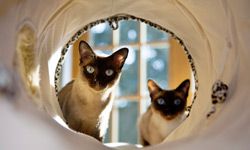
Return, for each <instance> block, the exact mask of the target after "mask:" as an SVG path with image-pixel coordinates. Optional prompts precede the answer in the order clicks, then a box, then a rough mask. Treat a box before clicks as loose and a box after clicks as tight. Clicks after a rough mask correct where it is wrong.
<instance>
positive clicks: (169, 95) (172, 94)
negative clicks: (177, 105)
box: [158, 90, 183, 100]
mask: <svg viewBox="0 0 250 150" xmlns="http://www.w3.org/2000/svg"><path fill="white" fill-rule="evenodd" d="M158 97H162V98H166V99H169V100H170V99H175V98H183V94H182V93H181V92H178V91H167V90H163V91H161V92H159V95H158Z"/></svg>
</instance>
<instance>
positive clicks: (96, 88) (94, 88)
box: [91, 86, 108, 93]
mask: <svg viewBox="0 0 250 150" xmlns="http://www.w3.org/2000/svg"><path fill="white" fill-rule="evenodd" d="M91 89H92V90H93V91H94V92H97V93H100V92H105V91H106V90H107V89H108V87H107V86H106V87H100V86H91Z"/></svg>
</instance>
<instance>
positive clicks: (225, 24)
mask: <svg viewBox="0 0 250 150" xmlns="http://www.w3.org/2000/svg"><path fill="white" fill-rule="evenodd" d="M0 4H1V5H0V27H1V28H0V33H1V35H0V51H1V54H0V116H1V124H0V132H1V135H0V137H1V138H0V139H1V141H0V149H61V150H64V149H65V150H66V149H72V150H73V149H89V150H90V149H107V150H108V149H115V147H108V146H106V145H103V144H101V143H99V142H98V141H96V140H94V139H93V138H91V137H89V136H86V135H82V134H77V133H74V132H72V131H70V130H67V129H65V128H64V127H62V126H61V125H59V124H58V123H57V122H55V121H54V120H53V119H52V117H51V116H54V115H61V114H60V113H61V112H60V111H59V109H58V108H59V107H58V103H57V98H56V93H55V89H54V86H51V85H50V82H51V81H50V78H49V69H50V68H49V66H48V61H49V59H50V58H51V56H52V55H53V54H54V53H55V51H56V50H58V49H59V48H62V47H64V46H66V44H67V43H68V42H69V41H70V40H72V37H73V36H74V35H75V34H76V33H77V32H78V31H79V30H80V29H82V28H83V27H84V26H85V25H87V24H89V23H91V22H95V21H96V20H100V19H106V18H109V17H111V16H115V15H119V14H127V15H128V16H130V15H132V16H135V17H138V18H142V19H145V20H148V21H150V22H152V23H155V24H157V25H159V26H161V27H163V28H165V29H168V30H170V31H172V32H173V33H174V34H175V35H176V36H177V37H178V38H180V39H181V41H182V42H183V43H184V45H185V46H186V48H187V50H188V52H189V54H190V56H192V60H193V63H194V65H195V70H196V73H197V83H196V86H197V87H198V89H197V91H196V98H195V101H194V104H193V106H192V111H191V113H190V115H189V117H188V118H187V119H186V120H185V121H184V122H183V123H182V124H181V125H180V126H179V127H178V128H177V129H175V131H174V132H172V133H171V135H170V136H168V137H167V138H166V139H165V141H164V142H163V143H162V144H159V145H155V146H151V147H147V148H145V149H154V150H161V149H166V148H167V149H169V150H178V149H187V150H188V149H227V150H228V149H249V147H250V142H249V138H250V117H249V116H250V109H249V108H248V107H249V105H250V96H249V95H248V94H249V93H250V91H249V89H250V87H249V86H250V78H249V70H250V59H249V58H248V57H249V56H250V51H249V49H250V43H249V42H248V40H249V39H250V12H249V8H248V7H249V6H250V1H248V0H238V1H227V0H210V1H205V0H196V1H195V0H165V1H163V0H155V1H151V0H137V1H134V0H116V1H115V0H106V1H101V0H91V1H90V0H36V1H33V0H26V1H18V0H8V1H7V0H5V1H4V0H3V1H1V2H0ZM25 42H27V43H25ZM25 44H26V45H25ZM27 44H28V46H27ZM22 46H23V47H26V48H27V47H29V46H31V47H33V49H32V52H33V53H32V54H33V57H34V60H32V61H33V64H32V65H31V67H34V68H36V69H38V70H39V72H37V74H36V75H34V76H38V77H39V78H40V82H39V83H37V85H38V87H39V100H38V102H36V103H37V104H38V106H39V107H40V108H42V109H43V110H45V111H46V112H47V113H44V112H42V111H40V110H39V109H37V107H34V105H33V104H32V102H31V100H30V99H31V98H34V99H36V98H35V97H31V96H30V95H29V94H27V91H26V90H25V88H23V87H24V85H23V81H22V80H23V78H24V77H22V76H21V75H20V70H19V71H18V68H20V64H19V61H17V60H16V59H17V54H18V52H17V49H18V48H20V47H21V48H22ZM17 66H19V67H17ZM38 66H39V67H38ZM26 67H27V66H26ZM24 68H25V67H24ZM34 76H33V77H34ZM26 78H29V77H26ZM217 81H222V82H223V83H224V84H226V85H227V86H228V93H227V94H228V95H227V98H226V101H225V102H224V103H221V104H218V109H217V111H216V112H215V114H213V116H211V117H209V118H207V114H208V112H209V111H210V110H211V108H212V102H211V94H212V87H213V85H214V84H215V83H216V82H217ZM132 147H133V146H132ZM133 148H134V149H137V148H136V147H133ZM123 149H132V148H131V147H130V148H129V147H126V146H124V147H123Z"/></svg>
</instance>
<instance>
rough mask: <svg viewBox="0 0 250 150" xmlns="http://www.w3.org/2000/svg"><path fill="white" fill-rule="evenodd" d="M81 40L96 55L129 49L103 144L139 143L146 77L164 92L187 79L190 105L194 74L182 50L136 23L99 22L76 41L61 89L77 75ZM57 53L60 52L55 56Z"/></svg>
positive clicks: (146, 100)
mask: <svg viewBox="0 0 250 150" xmlns="http://www.w3.org/2000/svg"><path fill="white" fill-rule="evenodd" d="M80 40H85V41H86V42H88V43H89V44H90V46H91V47H92V48H93V49H94V51H95V52H96V54H97V55H103V54H106V55H110V54H111V53H112V52H114V51H116V50H118V49H119V48H121V47H128V48H129V55H128V58H127V60H126V62H125V65H124V67H123V72H122V76H121V79H120V83H119V85H118V87H117V88H116V98H115V103H114V106H113V110H112V114H111V118H110V125H109V129H108V132H107V134H106V138H105V142H106V143H110V142H127V143H131V144H137V143H138V135H137V134H138V131H137V119H138V117H139V116H140V115H141V114H142V113H144V112H145V111H146V109H147V107H148V106H149V104H150V98H149V93H148V90H147V80H148V79H149V78H151V79H153V80H155V81H156V82H157V83H158V84H159V85H160V86H161V87H162V88H164V89H173V88H176V87H177V86H178V85H179V84H180V83H181V82H182V81H183V80H185V79H187V78H188V79H190V80H191V88H190V94H189V97H188V104H190V103H191V101H192V99H193V92H194V82H193V75H192V71H191V67H190V65H189V63H188V59H187V56H186V54H185V53H184V50H183V48H182V47H181V45H179V43H178V42H177V41H176V40H174V39H172V38H170V37H169V36H168V34H167V33H165V32H163V31H159V30H157V29H155V28H153V27H150V26H149V25H147V24H144V23H140V22H137V21H120V22H119V28H118V29H117V30H112V28H110V26H109V25H108V24H107V23H102V24H99V25H97V26H95V27H93V28H92V29H91V30H89V31H88V32H87V33H85V34H84V35H83V36H82V37H81V38H79V39H78V41H76V42H75V43H74V45H73V46H71V48H70V50H69V51H68V53H67V54H66V59H65V63H64V65H63V70H62V74H61V79H62V80H61V83H60V85H61V87H63V86H64V85H65V84H67V83H68V82H69V81H71V80H72V79H74V78H76V77H77V75H78V72H79V70H78V65H79V54H78V45H79V41H80ZM60 51H61V50H60V49H59V50H58V53H57V54H60ZM52 60H53V59H52ZM49 63H55V64H56V63H57V62H49ZM51 81H52V80H51ZM61 87H60V88H61ZM60 88H59V89H60Z"/></svg>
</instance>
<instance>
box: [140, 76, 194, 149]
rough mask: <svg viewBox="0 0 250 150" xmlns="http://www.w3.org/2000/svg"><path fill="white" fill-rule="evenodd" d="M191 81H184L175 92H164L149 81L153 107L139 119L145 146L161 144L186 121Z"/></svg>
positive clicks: (141, 136) (142, 141) (141, 138)
mask: <svg viewBox="0 0 250 150" xmlns="http://www.w3.org/2000/svg"><path fill="white" fill-rule="evenodd" d="M189 86H190V81H189V80H188V79H187V80H185V81H183V82H182V83H181V84H180V85H179V86H178V87H177V88H176V89H174V90H164V89H162V88H160V87H159V86H158V85H157V84H156V83H155V82H154V81H153V80H148V90H149V93H150V98H151V105H150V106H149V108H148V110H147V111H146V112H145V113H144V114H143V115H142V116H141V117H140V119H139V134H140V140H141V144H142V145H143V146H147V145H152V144H158V143H161V142H162V141H163V140H164V139H165V138H166V137H167V136H168V135H169V134H170V133H171V132H172V131H173V130H174V129H175V128H177V127H178V126H179V125H180V124H181V123H182V122H183V120H184V119H185V117H186V114H185V107H186V103H187V97H188V91H189Z"/></svg>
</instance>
